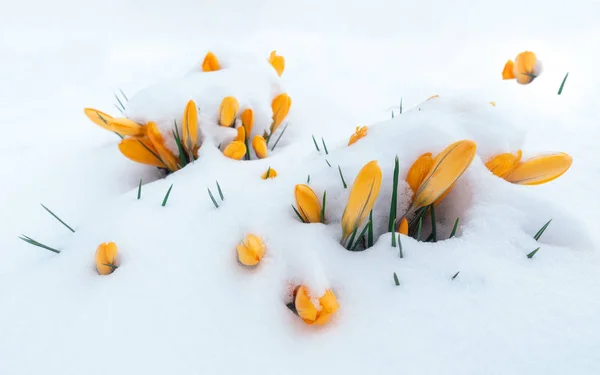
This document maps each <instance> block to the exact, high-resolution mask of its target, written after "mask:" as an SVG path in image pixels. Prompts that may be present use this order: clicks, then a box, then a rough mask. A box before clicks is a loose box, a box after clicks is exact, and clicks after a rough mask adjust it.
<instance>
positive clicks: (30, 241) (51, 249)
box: [19, 234, 60, 254]
mask: <svg viewBox="0 0 600 375" xmlns="http://www.w3.org/2000/svg"><path fill="white" fill-rule="evenodd" d="M19 239H20V240H23V241H25V242H27V243H28V244H30V245H33V246H37V247H41V248H42V249H46V250H50V251H52V252H54V253H56V254H58V253H60V250H57V249H55V248H52V247H50V246H47V245H44V244H43V243H41V242H38V241H36V240H34V239H33V238H31V237H28V236H26V235H24V234H22V235H20V236H19Z"/></svg>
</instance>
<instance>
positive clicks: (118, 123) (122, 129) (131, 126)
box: [108, 118, 146, 137]
mask: <svg viewBox="0 0 600 375" xmlns="http://www.w3.org/2000/svg"><path fill="white" fill-rule="evenodd" d="M108 127H109V128H110V130H112V131H114V132H115V133H118V134H121V135H122V136H130V137H143V136H144V135H146V127H145V126H142V125H140V124H138V123H137V122H135V121H131V120H130V119H127V118H113V119H112V120H110V121H109V122H108Z"/></svg>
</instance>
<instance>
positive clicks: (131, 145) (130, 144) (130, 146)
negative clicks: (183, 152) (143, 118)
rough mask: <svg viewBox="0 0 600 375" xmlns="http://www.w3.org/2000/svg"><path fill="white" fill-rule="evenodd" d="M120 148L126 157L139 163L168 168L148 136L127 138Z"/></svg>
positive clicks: (120, 144)
mask: <svg viewBox="0 0 600 375" xmlns="http://www.w3.org/2000/svg"><path fill="white" fill-rule="evenodd" d="M119 150H120V151H121V153H122V154H123V155H125V157H126V158H128V159H130V160H133V161H135V162H137V163H142V164H147V165H153V166H155V167H158V168H167V166H166V165H165V163H163V162H162V160H160V157H159V156H158V152H157V151H156V150H155V149H154V146H153V145H152V142H150V140H149V139H148V138H125V139H123V140H122V141H121V143H119Z"/></svg>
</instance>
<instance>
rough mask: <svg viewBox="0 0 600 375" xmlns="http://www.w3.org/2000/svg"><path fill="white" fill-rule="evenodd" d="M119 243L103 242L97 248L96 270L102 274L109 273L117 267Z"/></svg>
mask: <svg viewBox="0 0 600 375" xmlns="http://www.w3.org/2000/svg"><path fill="white" fill-rule="evenodd" d="M117 252H118V249H117V244H115V243H114V242H108V243H101V244H100V246H98V248H97V249H96V271H98V273H99V274H100V275H109V274H111V273H113V272H114V271H115V269H116V268H117Z"/></svg>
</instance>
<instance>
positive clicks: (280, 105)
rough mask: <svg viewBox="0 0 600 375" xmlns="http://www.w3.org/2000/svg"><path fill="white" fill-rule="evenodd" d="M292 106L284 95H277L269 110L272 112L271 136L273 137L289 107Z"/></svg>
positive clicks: (287, 96) (288, 97) (286, 95)
mask: <svg viewBox="0 0 600 375" xmlns="http://www.w3.org/2000/svg"><path fill="white" fill-rule="evenodd" d="M291 106H292V98H290V96H289V95H288V94H286V93H282V94H279V95H277V96H276V97H275V99H273V101H272V102H271V109H272V110H273V123H272V124H271V129H270V130H271V134H270V135H273V134H274V133H275V132H276V131H277V128H278V127H279V125H281V123H282V122H283V120H285V118H286V116H287V115H288V112H289V111H290V107H291Z"/></svg>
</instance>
